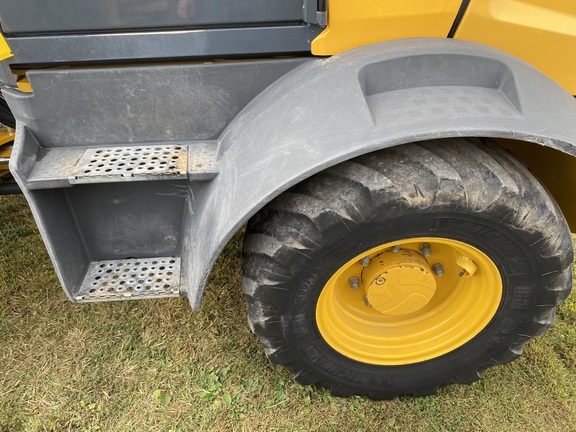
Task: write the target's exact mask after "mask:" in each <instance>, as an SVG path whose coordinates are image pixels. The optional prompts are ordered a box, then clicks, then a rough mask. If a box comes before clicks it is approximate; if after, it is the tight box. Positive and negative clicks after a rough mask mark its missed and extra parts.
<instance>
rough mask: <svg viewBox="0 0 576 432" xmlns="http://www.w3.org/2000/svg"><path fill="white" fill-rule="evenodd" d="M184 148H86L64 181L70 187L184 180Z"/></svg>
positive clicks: (185, 151) (185, 152) (185, 164)
mask: <svg viewBox="0 0 576 432" xmlns="http://www.w3.org/2000/svg"><path fill="white" fill-rule="evenodd" d="M187 167H188V150H187V147H186V146H184V145H163V146H134V147H109V148H99V149H87V150H86V151H85V152H84V154H83V155H82V157H81V158H80V160H79V161H78V163H77V164H76V166H75V167H74V169H73V170H72V172H71V173H70V176H69V178H68V180H69V182H70V183H71V184H80V183H112V182H119V181H143V180H158V179H162V178H170V179H178V178H183V179H185V178H187V177H188V172H187Z"/></svg>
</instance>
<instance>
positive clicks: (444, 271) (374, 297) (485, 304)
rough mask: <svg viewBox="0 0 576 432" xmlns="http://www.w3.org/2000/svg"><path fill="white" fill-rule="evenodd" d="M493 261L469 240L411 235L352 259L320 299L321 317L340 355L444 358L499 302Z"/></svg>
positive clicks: (376, 360) (382, 359) (381, 360)
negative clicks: (464, 241) (467, 241)
mask: <svg viewBox="0 0 576 432" xmlns="http://www.w3.org/2000/svg"><path fill="white" fill-rule="evenodd" d="M501 298H502V278H501V277H500V272H499V271H498V269H497V267H496V265H495V264H494V262H493V261H492V260H491V259H490V258H488V256H487V255H486V254H484V253H483V252H481V251H479V250H478V249H476V248H475V247H472V246H470V245H469V244H466V243H463V242H460V241H457V240H451V239H444V238H435V237H420V238H411V239H406V240H402V241H396V242H393V243H387V244H384V245H382V246H379V247H376V248H374V249H371V250H369V251H367V252H365V253H363V254H362V255H359V256H357V257H355V258H354V259H352V260H350V261H348V262H347V263H346V264H345V265H343V266H342V267H340V269H338V271H337V272H336V273H335V274H334V275H333V276H332V277H331V278H330V280H329V281H328V283H327V284H326V286H325V287H324V288H323V290H322V292H321V293H320V297H319V298H318V303H317V306H316V322H317V325H318V329H319V331H320V334H321V335H322V337H323V338H324V340H325V341H326V342H327V343H328V344H329V345H330V346H331V347H332V348H333V349H335V350H336V351H338V352H339V353H340V354H342V355H344V356H346V357H348V358H351V359H354V360H357V361H360V362H363V363H369V364H374V365H403V364H411V363H417V362H421V361H425V360H430V359H433V358H436V357H439V356H441V355H443V354H446V353H448V352H451V351H453V350H455V349H456V348H458V347H461V346H462V345H464V344H465V343H466V342H468V341H470V340H471V339H472V338H474V337H475V336H476V335H477V334H479V333H480V332H481V331H482V329H484V328H485V327H486V325H488V323H489V322H490V320H491V319H492V317H493V316H494V314H495V313H496V311H497V310H498V306H499V305H500V301H501Z"/></svg>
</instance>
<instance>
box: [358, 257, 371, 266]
mask: <svg viewBox="0 0 576 432" xmlns="http://www.w3.org/2000/svg"><path fill="white" fill-rule="evenodd" d="M360 264H362V267H368V266H369V265H370V258H369V257H364V258H362V259H361V260H360Z"/></svg>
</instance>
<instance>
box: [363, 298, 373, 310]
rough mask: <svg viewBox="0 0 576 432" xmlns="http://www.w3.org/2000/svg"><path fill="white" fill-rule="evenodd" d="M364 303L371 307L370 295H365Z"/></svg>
mask: <svg viewBox="0 0 576 432" xmlns="http://www.w3.org/2000/svg"><path fill="white" fill-rule="evenodd" d="M364 304H365V305H366V307H367V308H371V307H372V305H371V304H370V302H369V301H368V297H366V296H364Z"/></svg>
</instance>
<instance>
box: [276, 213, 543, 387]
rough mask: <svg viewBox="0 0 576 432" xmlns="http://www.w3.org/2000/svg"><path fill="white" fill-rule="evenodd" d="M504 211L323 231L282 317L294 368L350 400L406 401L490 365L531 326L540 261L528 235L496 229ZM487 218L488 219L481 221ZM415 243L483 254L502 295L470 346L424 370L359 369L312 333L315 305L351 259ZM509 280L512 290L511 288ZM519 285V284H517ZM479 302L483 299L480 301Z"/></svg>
mask: <svg viewBox="0 0 576 432" xmlns="http://www.w3.org/2000/svg"><path fill="white" fill-rule="evenodd" d="M505 211H506V209H503V211H493V212H492V214H487V213H483V215H482V217H479V216H477V215H474V214H466V213H458V212H450V211H441V210H434V211H427V212H426V211H421V210H420V211H419V212H418V213H413V214H404V215H402V216H399V217H394V218H388V219H386V218H378V219H375V220H371V221H368V222H365V223H362V224H356V225H347V226H346V229H345V230H343V229H342V227H341V226H331V227H327V229H326V230H325V232H324V233H323V238H325V239H335V240H334V241H332V242H331V243H330V244H326V245H324V246H323V247H321V248H319V249H318V250H317V251H316V252H314V253H313V254H311V255H310V258H311V259H310V260H309V261H308V263H307V266H306V268H301V266H302V264H303V263H302V261H301V260H300V259H299V258H296V260H297V261H298V262H297V263H296V262H295V263H294V264H295V265H297V266H298V267H299V268H298V273H299V274H300V275H303V276H302V278H301V279H300V280H297V281H296V283H295V286H296V287H297V288H296V289H294V290H293V292H292V295H291V297H290V301H289V302H288V308H287V309H286V310H285V313H284V314H283V323H284V332H285V336H286V340H287V341H288V342H289V343H290V344H291V345H292V346H291V348H294V351H295V352H296V353H298V354H297V355H298V356H299V357H300V361H301V362H302V363H303V364H305V365H307V366H308V367H309V368H310V369H312V370H314V371H316V373H317V374H319V375H320V383H322V381H323V380H325V381H326V382H330V383H331V384H330V385H331V386H332V387H334V381H336V382H338V383H340V385H342V386H345V387H346V388H348V389H351V390H352V391H353V392H355V393H362V394H369V393H382V391H383V388H385V389H386V391H387V392H391V394H393V393H398V392H401V393H405V392H406V389H417V388H421V387H426V386H432V385H438V384H441V383H448V382H457V381H458V380H459V379H458V376H459V375H460V374H465V373H466V372H467V371H470V370H471V369H476V370H478V369H482V368H484V367H488V366H490V365H493V364H494V363H495V362H496V363H498V360H495V359H497V358H498V357H499V353H500V352H502V351H504V350H508V349H509V347H510V346H511V345H512V344H514V343H515V342H517V339H518V337H519V335H522V333H523V331H522V329H523V327H524V326H527V325H529V323H531V320H532V311H533V309H534V306H535V302H536V301H537V293H538V292H539V290H540V285H541V282H540V278H539V277H540V276H541V270H540V268H541V265H540V262H539V259H538V257H539V256H541V254H539V253H538V252H537V251H536V250H535V249H534V247H533V246H531V244H532V243H533V241H534V239H531V236H530V233H529V232H528V231H526V230H520V229H519V228H517V227H513V226H508V225H505V224H501V223H498V222H496V220H499V219H498V218H499V217H500V216H499V215H500V214H506V213H505ZM486 216H491V217H486ZM416 237H441V238H447V239H453V240H458V241H461V242H464V243H467V244H469V245H471V246H474V247H475V248H477V249H479V250H480V251H482V252H483V253H484V254H486V255H487V256H488V257H489V258H490V259H492V261H493V262H494V264H495V265H496V267H497V268H498V270H499V272H500V275H501V277H502V287H503V295H502V299H501V302H500V305H499V307H498V310H497V312H496V313H495V315H494V316H493V318H492V319H491V321H490V322H489V324H488V325H487V326H486V327H485V328H484V329H483V330H482V331H481V332H480V333H479V334H478V335H476V336H475V337H474V338H473V339H472V340H470V341H469V342H467V343H466V344H464V345H463V346H461V347H459V348H457V349H455V350H454V351H451V352H449V353H447V354H444V355H442V356H440V357H437V358H434V359H431V360H427V361H424V362H419V363H413V364H407V365H401V366H379V365H371V364H366V363H361V362H358V361H355V360H352V359H350V358H347V357H345V356H344V355H342V354H340V353H338V352H337V351H335V350H334V349H333V348H331V347H330V346H329V345H328V344H327V343H326V342H325V341H324V339H323V338H322V336H321V334H320V332H319V330H318V327H317V326H316V319H315V314H316V304H317V301H318V297H319V295H320V293H321V291H322V289H323V288H324V286H325V285H326V283H327V281H328V280H329V279H330V278H331V277H332V275H333V274H334V273H335V272H336V271H337V270H338V269H339V268H340V267H341V266H343V265H344V264H346V263H347V262H348V261H349V260H350V259H352V258H354V257H355V256H358V255H360V254H362V253H363V252H364V251H367V250H369V249H371V248H374V247H377V246H379V245H381V244H385V243H389V242H394V241H401V240H404V239H409V238H416ZM512 280H514V282H512ZM518 281H521V283H518ZM479 295H481V293H479Z"/></svg>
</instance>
